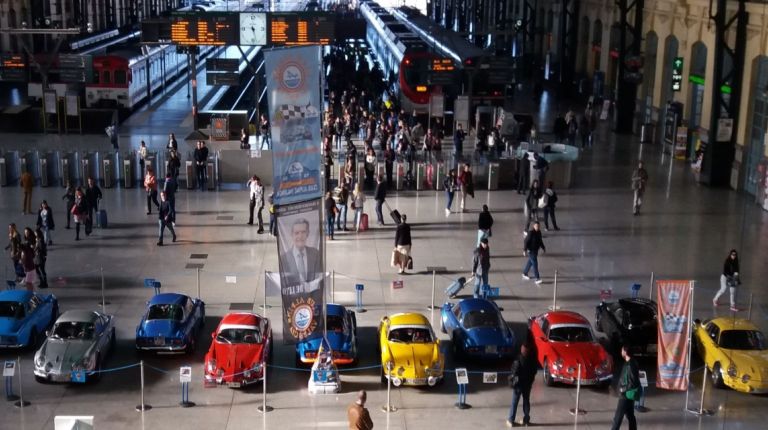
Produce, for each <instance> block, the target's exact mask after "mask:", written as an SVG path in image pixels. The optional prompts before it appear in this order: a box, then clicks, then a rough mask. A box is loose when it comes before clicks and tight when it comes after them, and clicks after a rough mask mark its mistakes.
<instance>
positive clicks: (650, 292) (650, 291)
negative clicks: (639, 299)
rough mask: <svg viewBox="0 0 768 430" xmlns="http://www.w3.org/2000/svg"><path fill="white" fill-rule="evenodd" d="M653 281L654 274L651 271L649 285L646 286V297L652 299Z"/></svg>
mask: <svg viewBox="0 0 768 430" xmlns="http://www.w3.org/2000/svg"><path fill="white" fill-rule="evenodd" d="M654 281H655V274H654V273H653V272H651V286H650V288H648V298H649V299H651V300H653V283H654Z"/></svg>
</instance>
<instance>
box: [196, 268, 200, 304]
mask: <svg viewBox="0 0 768 430" xmlns="http://www.w3.org/2000/svg"><path fill="white" fill-rule="evenodd" d="M196 269H197V299H198V300H201V299H200V266H198V267H196Z"/></svg>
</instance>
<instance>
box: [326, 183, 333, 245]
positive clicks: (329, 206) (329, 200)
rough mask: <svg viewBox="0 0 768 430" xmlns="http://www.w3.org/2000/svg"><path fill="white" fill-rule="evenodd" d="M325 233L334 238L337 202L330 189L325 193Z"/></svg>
mask: <svg viewBox="0 0 768 430" xmlns="http://www.w3.org/2000/svg"><path fill="white" fill-rule="evenodd" d="M324 207H325V235H326V236H327V237H328V238H329V239H331V240H333V224H334V221H336V202H335V201H334V200H333V196H332V195H331V192H330V191H327V192H326V193H325V202H324Z"/></svg>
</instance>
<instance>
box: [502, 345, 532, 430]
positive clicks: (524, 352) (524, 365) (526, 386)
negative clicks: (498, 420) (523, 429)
mask: <svg viewBox="0 0 768 430" xmlns="http://www.w3.org/2000/svg"><path fill="white" fill-rule="evenodd" d="M537 371H538V367H537V362H536V357H534V356H533V354H531V351H530V350H529V349H528V347H527V346H526V345H525V344H523V345H522V346H521V347H520V356H519V357H517V359H516V360H515V361H514V362H513V363H512V371H511V372H510V373H511V375H510V376H509V385H511V386H512V407H511V408H510V409H509V416H508V417H507V427H516V426H518V425H519V424H518V423H516V422H515V417H516V416H517V405H518V403H519V402H520V397H522V398H523V425H524V426H529V425H531V387H532V386H533V381H534V379H535V378H536V372H537Z"/></svg>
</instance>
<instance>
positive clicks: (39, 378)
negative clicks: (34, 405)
mask: <svg viewBox="0 0 768 430" xmlns="http://www.w3.org/2000/svg"><path fill="white" fill-rule="evenodd" d="M35 382H37V383H38V384H47V383H48V380H47V379H45V378H43V377H42V376H37V375H35Z"/></svg>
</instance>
